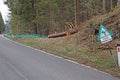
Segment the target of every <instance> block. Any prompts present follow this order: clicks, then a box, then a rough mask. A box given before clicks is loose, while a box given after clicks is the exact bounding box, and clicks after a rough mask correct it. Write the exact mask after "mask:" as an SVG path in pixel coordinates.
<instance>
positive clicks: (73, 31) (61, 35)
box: [48, 29, 77, 38]
mask: <svg viewBox="0 0 120 80" xmlns="http://www.w3.org/2000/svg"><path fill="white" fill-rule="evenodd" d="M68 32H69V33H70V34H74V33H76V32H77V30H76V29H70V30H69V31H67V32H61V33H55V34H50V35H48V38H56V37H63V36H66V35H67V33H68Z"/></svg>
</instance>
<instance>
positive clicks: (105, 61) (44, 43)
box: [14, 8, 120, 77]
mask: <svg viewBox="0 0 120 80" xmlns="http://www.w3.org/2000/svg"><path fill="white" fill-rule="evenodd" d="M119 11H120V8H119V9H116V10H114V11H113V12H111V13H109V14H106V15H104V16H96V17H95V18H93V19H91V20H89V21H87V22H85V23H83V24H81V25H80V26H81V27H80V29H81V30H80V31H79V32H78V33H76V34H74V35H70V36H66V37H61V38H51V39H40V38H19V39H14V40H16V41H19V42H21V43H24V44H26V45H29V46H32V47H35V48H38V49H41V50H44V51H47V52H50V53H51V54H55V55H58V56H62V57H64V58H69V59H71V60H74V61H77V62H79V63H82V64H85V65H89V66H91V67H94V68H97V69H99V70H102V71H105V72H107V73H110V74H111V75H113V76H117V77H120V67H116V66H115V64H114V62H113V59H112V57H111V55H110V53H109V51H108V49H107V45H102V44H101V43H100V42H99V41H97V36H94V38H91V37H90V36H84V31H85V28H86V26H87V25H89V24H90V23H94V24H99V23H100V22H101V23H104V22H105V21H106V20H107V19H108V18H109V17H110V16H112V15H113V14H115V13H116V12H119ZM114 19H120V18H114ZM111 21H112V20H111ZM115 23H116V22H115ZM115 23H114V24H115ZM114 24H113V23H111V24H109V25H114ZM117 43H120V39H118V40H113V41H112V42H111V43H110V45H111V47H112V52H113V55H114V56H115V59H116V62H117V52H116V45H117Z"/></svg>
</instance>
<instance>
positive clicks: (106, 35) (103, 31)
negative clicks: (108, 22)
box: [98, 25, 112, 44]
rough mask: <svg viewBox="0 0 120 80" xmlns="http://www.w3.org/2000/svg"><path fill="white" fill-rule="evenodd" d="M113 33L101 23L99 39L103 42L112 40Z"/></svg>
mask: <svg viewBox="0 0 120 80" xmlns="http://www.w3.org/2000/svg"><path fill="white" fill-rule="evenodd" d="M111 36H112V33H111V32H110V31H109V30H108V29H107V28H105V27H104V26H103V25H100V29H99V34H98V40H100V41H101V43H102V44H104V43H107V42H110V41H112V37H111Z"/></svg>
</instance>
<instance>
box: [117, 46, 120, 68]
mask: <svg viewBox="0 0 120 80" xmlns="http://www.w3.org/2000/svg"><path fill="white" fill-rule="evenodd" d="M117 53H118V65H119V66H120V44H117Z"/></svg>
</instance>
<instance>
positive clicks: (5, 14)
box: [0, 0, 9, 22]
mask: <svg viewBox="0 0 120 80" xmlns="http://www.w3.org/2000/svg"><path fill="white" fill-rule="evenodd" d="M0 12H1V14H2V17H3V20H4V22H5V21H6V20H8V13H9V9H8V7H7V5H5V4H4V0H0Z"/></svg>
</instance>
